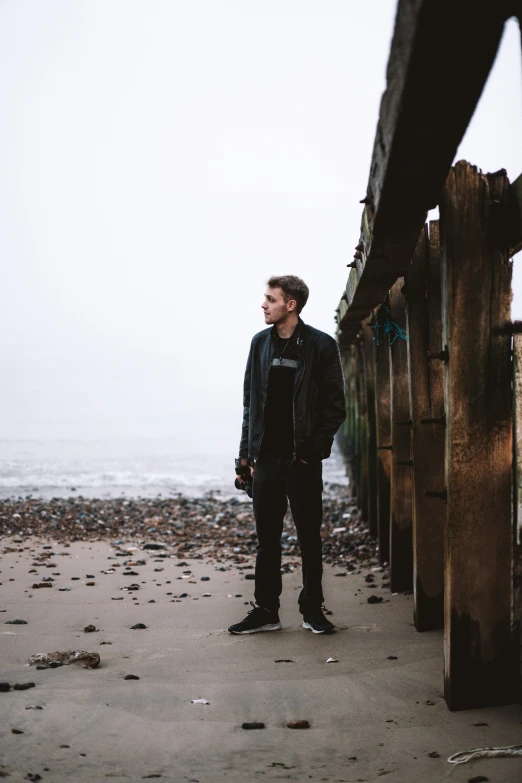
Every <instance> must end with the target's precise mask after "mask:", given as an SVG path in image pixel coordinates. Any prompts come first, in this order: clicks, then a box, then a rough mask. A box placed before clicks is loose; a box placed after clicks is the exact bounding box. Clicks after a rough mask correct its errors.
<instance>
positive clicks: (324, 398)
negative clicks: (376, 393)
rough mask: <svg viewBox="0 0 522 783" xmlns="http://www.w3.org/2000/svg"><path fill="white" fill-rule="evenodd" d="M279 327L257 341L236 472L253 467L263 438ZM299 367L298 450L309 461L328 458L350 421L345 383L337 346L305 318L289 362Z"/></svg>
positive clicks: (292, 342)
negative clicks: (246, 467)
mask: <svg viewBox="0 0 522 783" xmlns="http://www.w3.org/2000/svg"><path fill="white" fill-rule="evenodd" d="M276 337H277V332H276V327H275V326H273V327H270V328H268V329H263V331H262V332H258V334H256V335H254V337H253V339H252V344H251V346H250V353H249V355H248V361H247V366H246V370H245V382H244V390H243V428H242V432H241V443H240V447H239V459H238V460H236V468H238V467H241V466H245V465H253V464H254V461H255V460H256V459H257V458H258V456H259V451H260V448H261V443H262V441H263V432H264V410H265V400H266V393H267V386H268V373H269V371H270V367H271V365H272V360H273V358H274V354H275V349H276ZM291 355H292V356H293V358H294V359H297V360H298V362H299V367H298V369H297V371H296V374H295V381H294V444H295V454H296V456H297V457H298V458H299V457H302V458H303V459H305V460H307V461H313V460H321V459H325V458H326V457H329V456H330V451H331V448H332V442H333V439H334V435H335V433H336V432H337V430H338V429H339V427H340V426H341V424H342V423H343V421H344V420H345V418H346V407H345V398H344V378H343V371H342V367H341V359H340V356H339V349H338V347H337V343H336V341H335V340H334V339H333V337H330V335H328V334H325V332H320V331H319V330H318V329H314V328H313V327H312V326H307V324H305V323H304V322H303V321H302V320H301V318H300V319H299V323H298V325H297V327H296V329H295V331H294V333H293V335H292V337H291V339H290V343H289V345H288V347H287V349H286V352H285V357H286V358H290V356H291Z"/></svg>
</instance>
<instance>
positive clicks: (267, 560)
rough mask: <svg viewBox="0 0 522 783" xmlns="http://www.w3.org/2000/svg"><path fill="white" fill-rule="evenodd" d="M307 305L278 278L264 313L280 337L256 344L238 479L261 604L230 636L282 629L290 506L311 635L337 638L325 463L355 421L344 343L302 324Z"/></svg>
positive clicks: (300, 290)
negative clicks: (327, 577)
mask: <svg viewBox="0 0 522 783" xmlns="http://www.w3.org/2000/svg"><path fill="white" fill-rule="evenodd" d="M307 299H308V287H307V285H306V283H304V282H303V281H302V280H300V279H299V278H298V277H294V276H293V275H285V276H283V277H271V278H270V280H269V281H268V285H267V289H266V293H265V299H264V302H263V304H262V305H261V307H262V308H263V312H264V316H265V323H266V324H272V328H270V329H264V330H263V331H262V332H259V333H258V334H256V335H255V336H254V338H253V340H252V344H251V347H250V353H249V356H248V361H247V366H246V372H245V382H244V412H243V428H242V434H241V444H240V448H239V459H237V460H236V474H237V475H238V476H243V477H244V476H245V474H246V475H247V476H248V474H250V475H251V476H252V480H253V487H252V497H253V505H254V517H255V521H256V532H257V539H258V546H257V550H256V551H257V558H256V571H255V593H254V597H255V600H256V603H255V604H254V603H252V606H253V607H254V608H253V609H252V610H251V611H250V612H249V613H248V615H247V617H245V619H244V620H243V621H242V622H240V623H237V624H236V625H231V626H230V628H229V629H228V630H229V631H230V633H236V634H245V633H258V632H260V631H276V630H278V629H280V628H281V623H280V621H279V598H280V595H281V591H282V580H281V534H282V531H283V518H284V516H285V513H286V510H287V507H288V500H289V501H290V508H291V510H292V515H293V518H294V522H295V526H296V530H297V536H298V540H299V545H300V549H301V559H302V569H303V589H302V590H301V593H300V595H299V611H300V612H301V614H302V615H303V627H304V628H308V629H310V630H311V631H313V632H314V633H332V631H333V629H334V626H333V625H332V623H331V622H330V621H329V620H327V618H326V617H325V616H324V614H323V611H322V604H323V600H324V598H323V592H322V585H321V582H322V551H321V532H320V531H321V524H322V515H323V511H322V491H323V481H322V462H321V460H322V459H324V458H326V457H329V456H330V450H331V447H332V442H333V438H334V435H335V433H336V432H337V430H338V428H339V426H340V425H341V424H342V422H343V421H344V419H345V416H346V412H345V399H344V380H343V372H342V368H341V361H340V357H339V350H338V348H337V343H336V342H335V340H334V339H333V338H332V337H330V336H329V335H327V334H325V333H324V332H320V331H319V330H318V329H314V328H313V327H311V326H307V325H306V324H305V323H304V322H303V321H302V320H301V318H300V315H299V314H300V312H301V310H302V309H303V307H304V306H305V304H306V302H307ZM248 477H249V478H250V476H248Z"/></svg>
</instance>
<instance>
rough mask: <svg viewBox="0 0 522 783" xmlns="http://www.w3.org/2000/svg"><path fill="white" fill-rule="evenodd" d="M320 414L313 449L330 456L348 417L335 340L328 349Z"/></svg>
mask: <svg viewBox="0 0 522 783" xmlns="http://www.w3.org/2000/svg"><path fill="white" fill-rule="evenodd" d="M319 399H320V414H319V421H318V427H317V432H316V436H315V438H314V443H313V451H314V452H315V454H317V455H321V458H326V457H329V456H330V452H331V449H332V443H333V439H334V436H335V433H336V432H337V430H338V429H339V427H340V426H341V424H342V423H343V421H344V420H345V419H346V399H345V392H344V375H343V368H342V365H341V357H340V355H339V348H338V346H337V343H336V342H335V340H332V342H331V343H330V344H329V346H328V348H327V350H326V356H325V362H324V372H323V377H322V383H321V393H320V397H319Z"/></svg>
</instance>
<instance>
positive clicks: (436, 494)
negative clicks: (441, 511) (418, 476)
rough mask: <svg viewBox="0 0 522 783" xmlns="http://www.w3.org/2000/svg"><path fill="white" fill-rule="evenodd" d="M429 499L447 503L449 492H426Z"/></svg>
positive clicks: (444, 490)
mask: <svg viewBox="0 0 522 783" xmlns="http://www.w3.org/2000/svg"><path fill="white" fill-rule="evenodd" d="M424 494H425V495H426V497H427V498H440V499H441V500H443V501H444V502H445V503H447V502H448V490H447V489H443V490H442V492H425V493H424Z"/></svg>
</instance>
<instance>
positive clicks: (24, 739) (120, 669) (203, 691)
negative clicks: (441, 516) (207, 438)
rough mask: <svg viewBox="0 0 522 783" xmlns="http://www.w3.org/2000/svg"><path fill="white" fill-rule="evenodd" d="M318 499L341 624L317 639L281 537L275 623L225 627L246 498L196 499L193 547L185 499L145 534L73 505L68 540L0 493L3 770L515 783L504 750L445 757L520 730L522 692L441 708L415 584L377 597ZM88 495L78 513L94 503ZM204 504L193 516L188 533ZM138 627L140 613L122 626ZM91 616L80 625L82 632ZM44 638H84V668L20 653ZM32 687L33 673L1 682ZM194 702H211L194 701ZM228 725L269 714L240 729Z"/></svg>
mask: <svg viewBox="0 0 522 783" xmlns="http://www.w3.org/2000/svg"><path fill="white" fill-rule="evenodd" d="M332 498H333V499H331V505H328V503H330V501H327V502H326V509H327V513H326V515H325V517H326V519H327V522H326V525H325V550H326V551H327V553H329V554H327V558H326V559H327V560H329V561H330V562H329V563H327V564H326V565H325V582H324V583H325V596H326V606H327V609H328V610H329V611H330V612H331V613H332V614H331V616H330V619H331V620H332V621H333V622H334V623H335V625H336V628H337V630H336V633H335V634H333V635H328V636H322V635H314V634H312V633H310V632H309V631H307V630H305V629H303V628H302V627H301V623H300V615H299V614H298V611H297V594H298V591H299V589H300V570H299V568H296V567H295V566H296V564H297V562H298V558H296V552H295V542H292V541H290V542H287V543H286V545H285V546H286V551H285V557H284V562H285V566H284V569H283V571H284V577H283V584H284V592H283V597H282V609H281V620H282V624H283V629H282V630H281V631H278V632H275V633H265V634H257V635H253V636H232V635H230V634H228V633H227V632H226V628H227V626H228V625H229V624H230V623H232V622H236V621H238V620H239V619H241V618H242V617H243V616H244V615H245V613H246V611H247V610H248V609H249V608H250V607H249V601H250V600H252V596H253V581H252V580H251V579H249V578H248V577H249V576H251V575H252V574H253V569H252V566H253V548H254V546H255V543H254V542H253V540H252V539H251V538H250V537H249V534H250V532H251V527H249V526H251V517H250V516H249V515H250V506H249V505H245V504H233V505H232V506H230V505H228V504H227V503H223V502H222V501H216V503H220V504H221V505H220V506H219V507H216V508H221V511H219V510H218V512H217V513H222V514H223V515H224V516H223V517H221V520H220V521H223V519H225V518H226V520H227V521H226V522H225V524H223V525H219V524H218V522H215V521H214V519H215V514H216V508H214V505H212V504H213V503H214V501H212V502H211V503H210V506H209V505H208V503H209V500H208V498H207V499H206V500H204V501H203V500H202V501H199V502H201V503H207V507H208V508H210V511H209V517H210V518H209V519H207V520H206V521H205V524H206V528H207V531H214V533H213V534H210V533H209V535H208V536H207V538H206V539H205V540H204V541H201V540H200V539H199V543H198V539H196V538H195V535H196V533H195V532H194V531H195V529H196V528H195V527H194V528H191V526H190V524H188V522H187V520H188V518H189V517H190V513H189V511H190V508H191V507H190V506H189V505H187V504H184V508H185V511H186V515H185V516H186V520H185V523H186V524H185V528H184V529H183V531H181V528H180V529H178V534H176V533H174V532H172V531H174V530H175V529H176V528H175V527H174V525H173V524H169V526H168V527H165V519H164V518H163V517H160V516H159V514H158V513H154V514H151V516H150V517H145V518H146V519H150V518H152V517H153V516H156V523H155V524H152V523H148V525H147V527H146V528H145V531H143V529H142V531H141V534H140V527H139V525H137V524H136V526H135V527H134V528H132V525H131V527H128V529H127V531H126V535H125V536H124V537H123V538H122V537H119V538H118V540H117V541H115V540H114V538H113V537H112V534H115V533H116V532H117V531H116V529H115V528H113V527H111V523H110V522H109V523H108V525H107V528H106V529H105V528H104V531H103V533H104V534H103V535H102V536H100V530H99V528H98V529H94V528H93V529H92V530H91V529H90V524H86V516H83V517H81V516H78V518H80V519H82V520H83V522H82V523H81V524H83V525H84V528H85V529H84V531H83V540H82V537H80V536H78V531H77V530H74V529H72V528H70V529H68V530H65V531H64V530H63V529H62V527H55V528H54V535H53V534H52V532H51V529H50V528H49V525H52V524H56V523H55V522H53V517H51V514H55V517H54V519H55V518H56V504H55V506H54V507H53V506H52V504H50V503H48V504H47V505H46V507H45V508H43V507H40V506H38V508H39V519H40V520H42V519H43V520H44V522H42V524H41V525H40V526H39V527H37V525H36V521H35V520H36V515H35V514H33V517H31V516H30V513H29V511H27V508H26V510H25V511H23V508H22V506H23V502H27V501H17V503H18V505H17V503H15V502H14V501H13V502H12V503H11V504H10V505H8V506H6V505H5V504H4V505H3V508H2V512H3V514H4V520H3V526H4V529H5V531H6V533H5V535H4V537H3V538H2V539H1V542H0V543H1V551H2V556H1V565H0V571H1V573H0V581H1V583H2V584H1V587H0V590H1V594H0V595H1V599H0V609H1V613H0V626H1V628H0V630H1V636H2V639H1V641H0V644H1V649H2V671H1V674H0V680H1V681H2V682H4V683H8V684H9V686H10V689H9V691H7V692H1V693H0V712H1V716H2V718H1V729H0V731H1V736H2V741H1V748H2V753H1V760H0V776H3V777H6V778H7V779H8V780H12V781H13V783H14V782H15V781H23V780H42V781H44V782H45V783H53V782H54V783H62V782H64V781H72V780H74V781H78V782H79V783H95V782H97V781H103V780H107V779H110V778H117V779H121V780H123V781H140V780H146V779H160V780H164V781H186V782H187V783H188V781H193V782H195V781H199V783H211V782H212V781H222V780H236V781H256V780H294V781H304V780H312V781H314V780H315V781H339V783H341V781H346V782H348V781H350V783H352V781H353V782H354V783H355V781H377V780H379V779H380V778H381V777H385V778H386V780H387V781H390V783H418V781H425V782H426V783H432V782H433V783H435V782H436V781H441V780H445V779H446V778H448V777H450V779H451V780H452V781H454V782H455V783H461V782H462V781H470V780H473V781H484V780H489V781H497V782H498V783H519V781H520V780H521V779H522V760H520V759H483V760H479V761H475V762H472V763H468V764H462V765H460V766H458V767H452V766H451V765H450V764H449V763H448V761H447V758H448V757H449V756H450V755H451V754H453V753H456V752H458V751H462V750H467V749H472V748H480V747H484V746H499V745H509V744H514V743H517V742H520V741H521V736H522V713H521V710H520V706H519V705H513V706H509V707H502V708H495V709H485V710H474V711H468V712H461V713H450V712H449V711H448V709H447V707H446V704H445V702H444V700H443V698H442V632H439V631H437V632H430V633H425V634H418V633H417V632H416V631H415V629H414V627H413V621H412V597H411V596H410V595H391V593H390V591H389V589H388V587H387V576H386V571H383V570H382V569H381V568H380V567H379V565H378V562H377V559H376V558H375V555H374V546H373V544H371V542H370V540H369V538H368V535H367V533H366V532H365V531H364V530H363V529H362V528H361V525H360V522H359V521H358V519H357V516H356V514H355V512H354V513H353V514H352V517H351V518H345V519H344V523H345V524H344V525H343V526H342V527H345V530H341V532H336V533H334V531H339V529H340V526H339V524H338V523H339V519H338V516H337V511H336V509H337V506H336V503H337V502H338V503H339V508H341V506H342V507H343V508H344V509H346V507H347V506H346V502H347V501H346V498H344V499H343V497H342V496H338V498H337V500H335V497H334V496H332ZM178 500H179V499H178ZM57 502H58V501H57ZM60 502H61V503H64V504H65V505H64V508H66V507H67V501H63V500H62V501H60ZM71 502H72V501H71ZM74 502H75V503H78V502H79V500H78V498H76V499H75V501H74ZM114 502H116V501H114ZM147 502H151V501H147ZM158 502H159V501H158ZM169 502H171V503H174V502H175V501H169ZM194 502H196V501H194ZM100 503H101V501H100ZM182 505H183V504H182ZM15 506H16V507H17V508H18V509H19V510H18V511H15V510H14V509H15ZM138 506H139V509H138ZM53 508H54V510H53ZM75 508H78V506H76V507H75ZM104 508H105V511H108V510H109V506H107V505H105V507H104ZM126 508H128V506H127V507H126ZM148 508H149V509H150V507H149V506H145V507H143V508H142V504H141V505H140V504H139V503H137V505H136V507H135V508H134V511H133V512H132V514H126V516H127V517H132V518H133V519H134V520H135V521H136V520H138V517H139V518H140V519H141V518H142V516H143V514H144V513H148V511H147V509H148ZM173 508H174V507H173V506H171V507H170V517H169V518H168V520H169V522H170V523H173V522H174V521H176V518H175V514H174V512H173ZM176 508H177V507H176ZM20 509H22V510H20ZM42 510H44V511H46V514H45V515H44V516H43V517H42V514H41V512H42ZM95 510H96V513H94V514H93V523H94V522H95V521H97V520H96V519H94V517H99V512H100V510H103V509H102V508H101V506H96V509H95ZM164 510H165V509H164ZM352 510H353V509H352ZM33 511H34V508H33ZM112 511H113V512H114V508H113V509H112ZM152 511H156V512H157V508H156V509H152ZM142 512H143V513H142ZM64 513H65V512H64ZM81 513H82V514H87V511H86V509H85V508H83V510H82V511H81ZM201 513H202V512H201V509H199V510H198V512H197V514H196V513H195V514H194V519H195V522H194V525H199V528H198V529H199V532H200V534H201V533H202V532H203V530H202V521H201V519H202V517H201ZM16 514H19V516H15V515H16ZM198 514H199V516H198ZM24 515H25V516H24ZM113 516H114V513H113ZM124 516H125V515H124ZM164 516H165V515H164ZM46 517H47V520H46ZM238 517H243V518H242V519H239V521H238ZM104 518H106V519H109V518H110V515H109V514H106V516H105V517H104ZM31 520H32V522H31ZM49 520H50V521H49ZM198 520H199V521H198ZM29 523H31V524H32V527H31V526H30V524H29ZM71 524H73V523H72V522H71ZM74 524H75V523H74ZM126 524H127V525H128V526H129V525H130V522H129V519H127V520H126ZM16 526H17V527H16ZM243 526H244V527H243ZM15 527H16V529H14V528H15ZM131 528H132V530H131ZM151 528H155V530H151ZM222 528H224V529H222ZM28 530H30V531H31V532H28ZM167 530H168V531H171V532H170V533H168V534H167V532H166V531H167ZM9 531H10V532H9ZM162 531H163V532H162ZM120 532H121V531H120ZM144 532H145V535H144V534H143V533H144ZM181 532H182V534H181ZM247 532H248V535H247ZM238 533H243V535H238ZM218 534H219V538H218V537H217V536H218ZM290 534H291V526H290V523H289V526H288V531H287V536H288V537H290ZM75 539H76V540H75ZM239 540H242V543H241V544H240V545H237V542H238V541H239ZM219 542H222V543H219ZM187 543H188V544H193V546H192V547H191V546H189V547H188V548H185V545H186V544H187ZM225 544H226V545H227V546H224V545H225ZM151 546H152V547H155V548H150V547H151ZM235 549H236V550H239V551H234V550H235ZM341 575H342V576H341ZM51 580H52V581H51ZM46 584H50V585H52V586H51V587H45V586H44V585H46ZM38 585H40V586H38ZM63 588H68V589H63ZM370 596H375V598H374V599H372V600H374V601H375V603H369V602H368V598H370ZM13 620H23V621H25V622H24V623H20V624H14V623H12V621H13ZM136 624H143V625H145V626H146V627H145V628H136V629H132V626H133V625H136ZM90 625H92V626H94V628H95V629H96V630H94V631H86V630H84V629H85V628H86V627H88V626H90ZM57 650H84V651H87V652H92V653H97V654H98V655H99V656H100V664H99V665H98V666H97V667H96V668H93V669H86V668H83V667H81V666H78V665H74V664H71V665H64V666H59V667H56V668H39V669H37V668H36V666H35V665H31V666H29V665H28V660H29V658H30V656H31V655H34V654H37V653H51V652H53V651H57ZM328 658H334V659H335V662H330V663H327V662H326V661H327V659H328ZM128 675H133V676H134V677H135V678H139V679H125V677H127V676H128ZM29 682H33V683H34V687H31V688H29V689H27V690H15V689H14V686H15V684H16V683H22V684H23V683H29ZM199 699H204V700H206V701H208V702H209V703H208V704H202V703H192V700H199ZM39 708H41V709H39ZM295 720H307V721H308V722H309V723H310V728H308V729H303V730H292V729H289V728H287V723H288V722H290V721H295ZM244 722H262V723H264V725H265V728H264V729H259V730H245V729H243V728H242V724H243V723H244ZM38 776H39V777H38Z"/></svg>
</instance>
